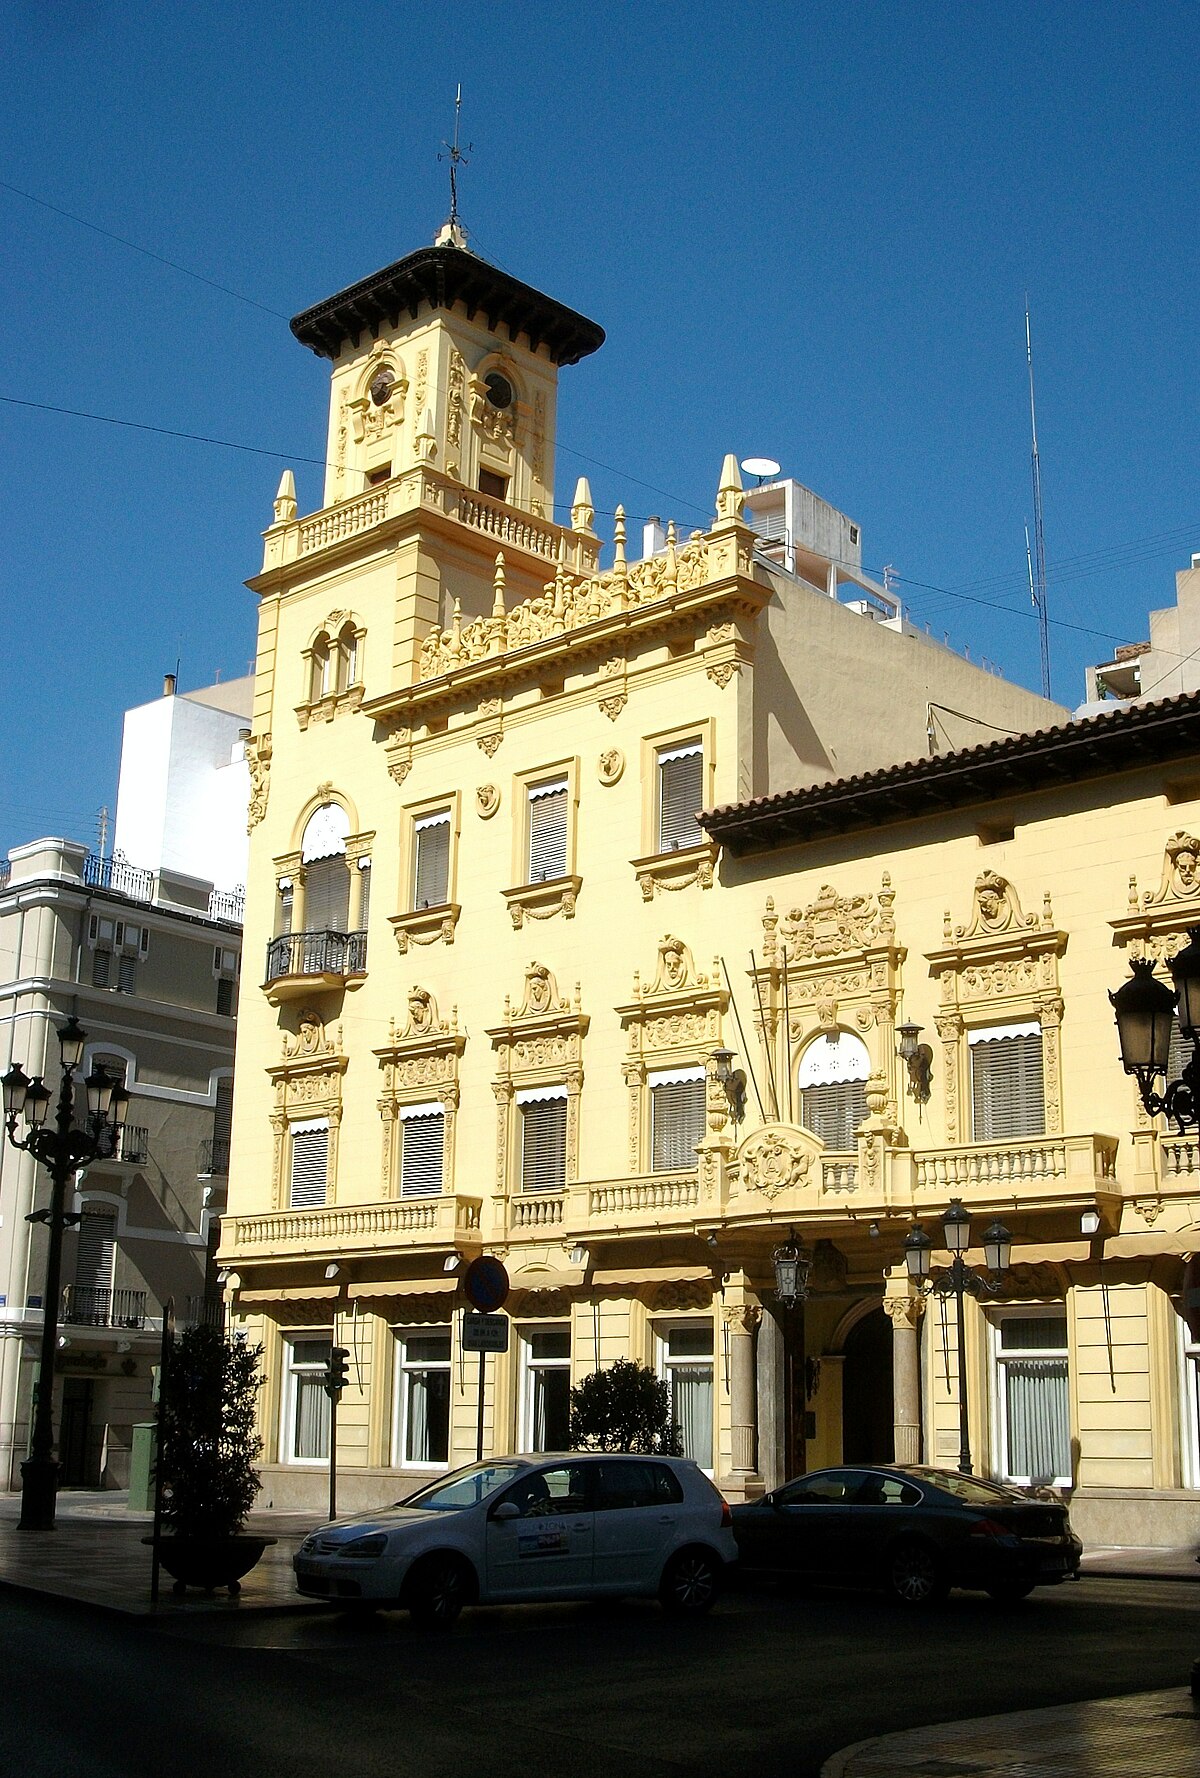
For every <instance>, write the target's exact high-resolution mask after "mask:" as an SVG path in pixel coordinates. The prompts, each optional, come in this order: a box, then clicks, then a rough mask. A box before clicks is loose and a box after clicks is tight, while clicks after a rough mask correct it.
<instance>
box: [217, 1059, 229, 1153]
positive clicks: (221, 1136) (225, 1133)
mask: <svg viewBox="0 0 1200 1778" xmlns="http://www.w3.org/2000/svg"><path fill="white" fill-rule="evenodd" d="M232 1128H233V1081H232V1080H231V1079H230V1077H229V1076H228V1075H227V1074H226V1075H222V1077H221V1079H220V1080H219V1081H218V1082H217V1103H216V1108H215V1110H214V1111H213V1142H214V1143H215V1144H223V1145H224V1150H225V1153H226V1154H228V1153H229V1133H230V1131H231V1130H232Z"/></svg>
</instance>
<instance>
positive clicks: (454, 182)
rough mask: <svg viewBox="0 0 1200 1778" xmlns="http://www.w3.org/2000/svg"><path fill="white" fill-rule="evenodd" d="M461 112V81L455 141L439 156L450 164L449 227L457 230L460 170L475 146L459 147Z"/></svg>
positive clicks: (444, 143) (457, 89)
mask: <svg viewBox="0 0 1200 1778" xmlns="http://www.w3.org/2000/svg"><path fill="white" fill-rule="evenodd" d="M461 112H462V82H461V81H459V83H458V86H457V87H456V89H455V93H454V140H453V142H443V143H442V147H443V148H444V149H445V153H444V154H439V155H438V159H439V160H440V161H441V160H446V161H449V162H450V223H449V226H450V228H451V229H457V228H460V227H461V224H460V222H459V219H458V169H459V167H460V166H464V167H465V166H466V165H467V164H468V162H467V157H468V155H470V153H471V151H472V149H473V147H474V144H473V143H471V142H468V143H467V146H466V147H465V148H460V147H459V145H458V125H459V117H460V114H461Z"/></svg>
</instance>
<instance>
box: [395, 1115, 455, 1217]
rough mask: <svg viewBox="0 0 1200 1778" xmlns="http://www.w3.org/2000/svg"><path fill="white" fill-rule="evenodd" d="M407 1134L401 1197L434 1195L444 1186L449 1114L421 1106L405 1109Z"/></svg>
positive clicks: (401, 1171) (402, 1161)
mask: <svg viewBox="0 0 1200 1778" xmlns="http://www.w3.org/2000/svg"><path fill="white" fill-rule="evenodd" d="M400 1115H401V1117H402V1118H403V1119H404V1134H403V1138H402V1143H401V1149H400V1196H401V1197H402V1198H433V1197H436V1196H437V1195H438V1193H439V1192H440V1191H441V1189H442V1157H443V1155H444V1153H445V1135H446V1116H445V1113H444V1112H443V1111H442V1110H441V1108H440V1107H439V1108H438V1109H437V1110H436V1111H434V1110H432V1109H430V1108H427V1107H421V1108H420V1109H419V1110H418V1109H416V1108H411V1109H409V1110H407V1112H404V1111H402V1112H401V1114H400Z"/></svg>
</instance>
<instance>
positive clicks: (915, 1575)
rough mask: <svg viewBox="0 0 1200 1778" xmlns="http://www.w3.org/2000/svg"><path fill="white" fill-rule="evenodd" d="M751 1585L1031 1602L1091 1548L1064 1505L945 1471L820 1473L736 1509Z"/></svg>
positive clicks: (911, 1600)
mask: <svg viewBox="0 0 1200 1778" xmlns="http://www.w3.org/2000/svg"><path fill="white" fill-rule="evenodd" d="M733 1530H734V1536H735V1537H736V1538H737V1545H738V1566H739V1568H740V1570H741V1572H742V1573H744V1574H769V1575H775V1576H780V1577H784V1576H791V1577H794V1578H797V1579H804V1580H814V1581H829V1582H832V1583H834V1584H838V1585H840V1584H843V1583H845V1584H849V1585H859V1586H881V1587H886V1588H887V1589H888V1590H889V1591H890V1592H891V1593H892V1594H894V1596H895V1597H896V1598H897V1599H899V1600H901V1601H902V1602H903V1603H904V1604H906V1605H925V1604H929V1603H930V1602H932V1601H933V1600H935V1599H940V1598H942V1597H943V1596H944V1595H945V1593H946V1592H947V1591H948V1590H949V1588H950V1587H978V1588H982V1590H983V1591H984V1592H986V1593H990V1594H991V1596H992V1598H993V1599H997V1600H1001V1601H1004V1602H1010V1601H1013V1600H1017V1599H1023V1598H1024V1597H1025V1596H1026V1594H1027V1593H1031V1592H1032V1591H1033V1589H1034V1587H1038V1586H1049V1585H1054V1584H1055V1583H1057V1582H1058V1581H1062V1580H1066V1579H1067V1578H1068V1577H1069V1576H1070V1577H1073V1576H1074V1575H1075V1574H1076V1572H1077V1570H1078V1568H1079V1558H1080V1556H1081V1555H1082V1553H1083V1545H1082V1544H1081V1543H1080V1541H1079V1539H1078V1538H1077V1537H1076V1536H1075V1533H1074V1532H1073V1531H1072V1530H1071V1522H1070V1519H1069V1518H1068V1517H1067V1509H1066V1507H1065V1506H1062V1505H1060V1504H1059V1503H1058V1502H1057V1501H1049V1500H1033V1499H1030V1498H1029V1496H1028V1495H1025V1494H1022V1493H1021V1492H1020V1491H1019V1490H1018V1489H1016V1488H1009V1487H1005V1486H1003V1485H1002V1484H1001V1483H999V1482H988V1481H984V1480H982V1479H981V1478H980V1477H979V1476H968V1475H960V1474H959V1473H958V1471H957V1470H948V1469H921V1468H911V1469H909V1468H905V1469H890V1468H889V1469H883V1468H871V1469H867V1468H862V1469H850V1468H844V1469H821V1470H815V1471H814V1472H813V1473H812V1474H811V1475H805V1476H801V1477H800V1478H799V1479H798V1480H797V1481H794V1482H786V1483H785V1484H784V1486H783V1487H782V1488H776V1489H775V1491H774V1492H773V1493H771V1494H764V1496H763V1497H762V1499H761V1500H755V1501H751V1502H749V1503H747V1504H746V1505H745V1506H735V1507H734V1509H733Z"/></svg>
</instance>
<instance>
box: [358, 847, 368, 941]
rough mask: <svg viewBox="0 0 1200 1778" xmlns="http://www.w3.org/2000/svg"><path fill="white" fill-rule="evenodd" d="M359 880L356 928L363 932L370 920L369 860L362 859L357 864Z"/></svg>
mask: <svg viewBox="0 0 1200 1778" xmlns="http://www.w3.org/2000/svg"><path fill="white" fill-rule="evenodd" d="M357 868H358V875H359V881H360V882H361V884H362V889H361V891H360V896H359V909H358V930H359V931H360V932H365V931H366V930H367V927H368V926H369V925H370V921H371V861H370V859H365V860H363V861H362V862H361V863H360V864H359V865H358V867H357Z"/></svg>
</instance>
